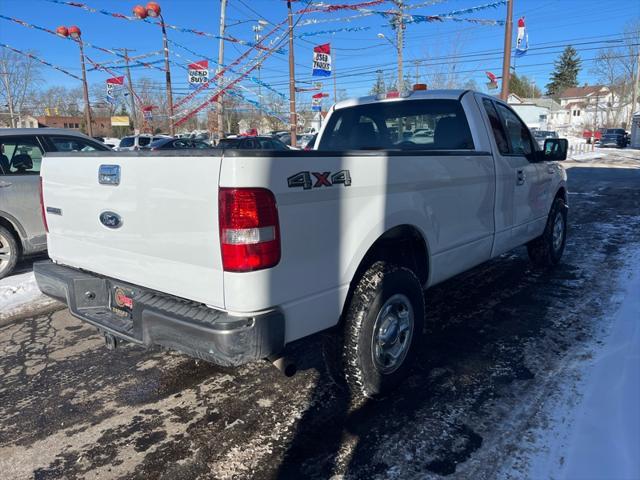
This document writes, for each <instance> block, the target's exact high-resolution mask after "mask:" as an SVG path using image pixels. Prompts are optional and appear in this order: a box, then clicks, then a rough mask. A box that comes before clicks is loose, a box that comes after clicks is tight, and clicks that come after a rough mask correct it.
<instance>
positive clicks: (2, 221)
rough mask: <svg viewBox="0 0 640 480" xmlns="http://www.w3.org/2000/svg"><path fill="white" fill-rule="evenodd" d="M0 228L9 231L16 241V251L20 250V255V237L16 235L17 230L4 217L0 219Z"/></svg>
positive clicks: (21, 247) (21, 246)
mask: <svg viewBox="0 0 640 480" xmlns="http://www.w3.org/2000/svg"><path fill="white" fill-rule="evenodd" d="M0 226H1V227H4V228H6V229H7V230H9V232H11V234H12V235H13V237H14V238H15V239H16V243H17V244H18V249H19V250H20V252H19V253H22V249H23V245H22V237H20V234H19V233H18V230H16V227H15V226H14V225H13V223H11V222H10V221H9V220H7V219H6V218H4V217H0Z"/></svg>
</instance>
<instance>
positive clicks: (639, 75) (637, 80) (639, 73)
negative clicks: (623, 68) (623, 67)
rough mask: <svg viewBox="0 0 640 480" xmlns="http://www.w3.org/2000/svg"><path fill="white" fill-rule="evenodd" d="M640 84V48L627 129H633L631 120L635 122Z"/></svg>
mask: <svg viewBox="0 0 640 480" xmlns="http://www.w3.org/2000/svg"><path fill="white" fill-rule="evenodd" d="M639 85H640V49H639V50H638V58H637V60H636V78H635V80H633V90H632V92H633V93H632V95H633V97H631V111H630V112H629V121H628V122H627V130H629V131H631V122H633V114H634V113H636V103H638V87H639Z"/></svg>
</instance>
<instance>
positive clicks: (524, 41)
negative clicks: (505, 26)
mask: <svg viewBox="0 0 640 480" xmlns="http://www.w3.org/2000/svg"><path fill="white" fill-rule="evenodd" d="M527 50H529V35H528V34H527V29H526V27H525V26H524V17H520V18H519V19H518V38H517V39H516V57H521V56H523V55H524V54H525V53H527Z"/></svg>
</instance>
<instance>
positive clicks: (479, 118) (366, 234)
mask: <svg viewBox="0 0 640 480" xmlns="http://www.w3.org/2000/svg"><path fill="white" fill-rule="evenodd" d="M566 151H567V141H566V140H564V139H556V138H553V139H547V140H546V141H545V144H544V148H543V149H542V150H541V149H540V148H539V147H538V145H537V143H536V141H535V140H534V139H533V137H532V135H531V133H530V132H529V129H528V128H527V127H526V126H525V124H524V123H523V122H522V121H521V120H520V118H519V117H518V115H517V114H516V113H515V112H514V111H513V110H512V109H511V108H510V107H509V106H508V105H507V104H506V103H504V102H502V101H499V100H497V99H495V98H493V97H489V96H486V95H482V94H479V93H475V92H472V91H416V92H410V93H408V94H406V95H401V96H397V98H377V97H366V98H361V99H356V100H347V101H344V102H340V103H338V104H336V105H335V106H333V107H332V108H331V111H330V114H329V116H328V118H327V119H326V121H325V123H324V126H323V128H322V130H321V132H320V133H319V137H318V140H317V142H316V148H315V150H312V151H306V152H304V151H261V150H251V151H243V150H216V149H211V150H208V151H207V150H194V151H186V150H183V151H180V152H172V151H167V152H162V151H158V152H114V153H111V152H96V153H79V154H52V155H48V156H47V157H46V158H45V160H44V162H43V168H42V174H41V176H42V210H43V215H44V218H45V222H46V225H47V229H48V237H47V238H48V244H49V255H50V257H51V259H52V261H48V262H43V263H38V264H36V265H35V267H34V270H35V273H36V278H37V281H38V284H39V286H40V289H41V290H42V291H43V292H44V293H46V294H48V295H50V296H52V297H54V298H57V299H60V300H62V301H64V302H66V303H67V305H68V306H69V310H70V311H71V313H72V314H73V315H75V316H76V317H78V318H80V319H82V320H84V321H86V322H88V323H90V324H92V325H94V326H96V327H97V328H98V329H100V330H101V331H103V332H104V333H105V336H106V338H107V340H108V343H111V344H114V343H116V342H119V341H120V340H126V341H130V342H134V343H136V344H141V345H146V346H151V345H162V346H165V347H168V348H172V349H176V350H179V351H182V352H185V353H187V354H189V355H192V356H194V357H198V358H202V359H206V360H208V361H211V362H216V363H218V364H221V365H240V364H243V363H247V362H251V361H255V360H259V359H264V358H267V357H271V358H275V357H277V356H278V354H279V353H280V352H282V351H283V349H284V347H285V346H286V345H287V344H289V343H291V342H293V341H295V340H298V339H301V338H303V337H306V336H309V335H311V334H314V333H316V332H320V331H324V330H329V329H330V330H332V331H333V332H334V333H335V335H336V337H335V338H339V339H340V341H339V342H336V344H337V345H339V346H340V349H339V359H340V361H341V363H339V365H340V366H341V367H340V369H341V371H342V372H343V374H344V378H346V382H347V384H348V385H349V387H350V388H351V389H352V391H353V393H354V394H355V395H359V396H365V397H371V396H377V395H380V394H383V393H384V392H386V391H388V390H389V389H391V388H392V387H394V386H395V385H396V384H397V383H398V382H399V381H401V379H402V378H403V376H404V375H406V373H407V370H408V369H409V366H410V362H411V359H412V358H413V357H414V355H415V352H416V350H417V348H418V343H419V342H420V334H421V333H422V331H423V324H424V316H425V308H429V307H428V305H426V306H425V302H424V295H423V291H424V289H426V288H428V287H430V286H432V285H435V284H437V283H439V282H442V281H443V280H445V279H448V278H450V277H452V276H454V275H456V274H458V273H460V272H463V271H465V270H467V269H470V268H471V267H474V266H476V265H478V264H480V263H482V262H485V261H487V260H489V259H491V258H493V257H496V256H497V255H500V254H502V253H504V252H507V251H509V250H511V249H513V248H515V247H518V246H520V245H527V247H528V251H529V255H530V258H531V260H532V261H533V263H534V264H536V265H540V266H552V265H554V264H556V263H557V262H558V261H559V260H560V257H561V255H562V253H563V250H564V247H565V239H566V232H567V208H568V207H567V186H566V173H565V171H564V169H563V168H562V167H561V166H560V164H559V163H558V162H557V160H563V159H564V158H565V157H566ZM505 288H508V286H507V285H505Z"/></svg>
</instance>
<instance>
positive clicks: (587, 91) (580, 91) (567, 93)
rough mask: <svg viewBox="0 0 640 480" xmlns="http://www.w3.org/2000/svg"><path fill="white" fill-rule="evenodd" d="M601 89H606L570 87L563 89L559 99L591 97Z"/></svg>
mask: <svg viewBox="0 0 640 480" xmlns="http://www.w3.org/2000/svg"><path fill="white" fill-rule="evenodd" d="M603 88H607V87H605V86H604V85H585V86H584V87H571V88H567V89H565V90H564V91H563V92H562V93H561V94H560V98H582V97H588V96H589V95H593V94H594V93H598V92H600V91H601V90H602V89H603Z"/></svg>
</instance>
